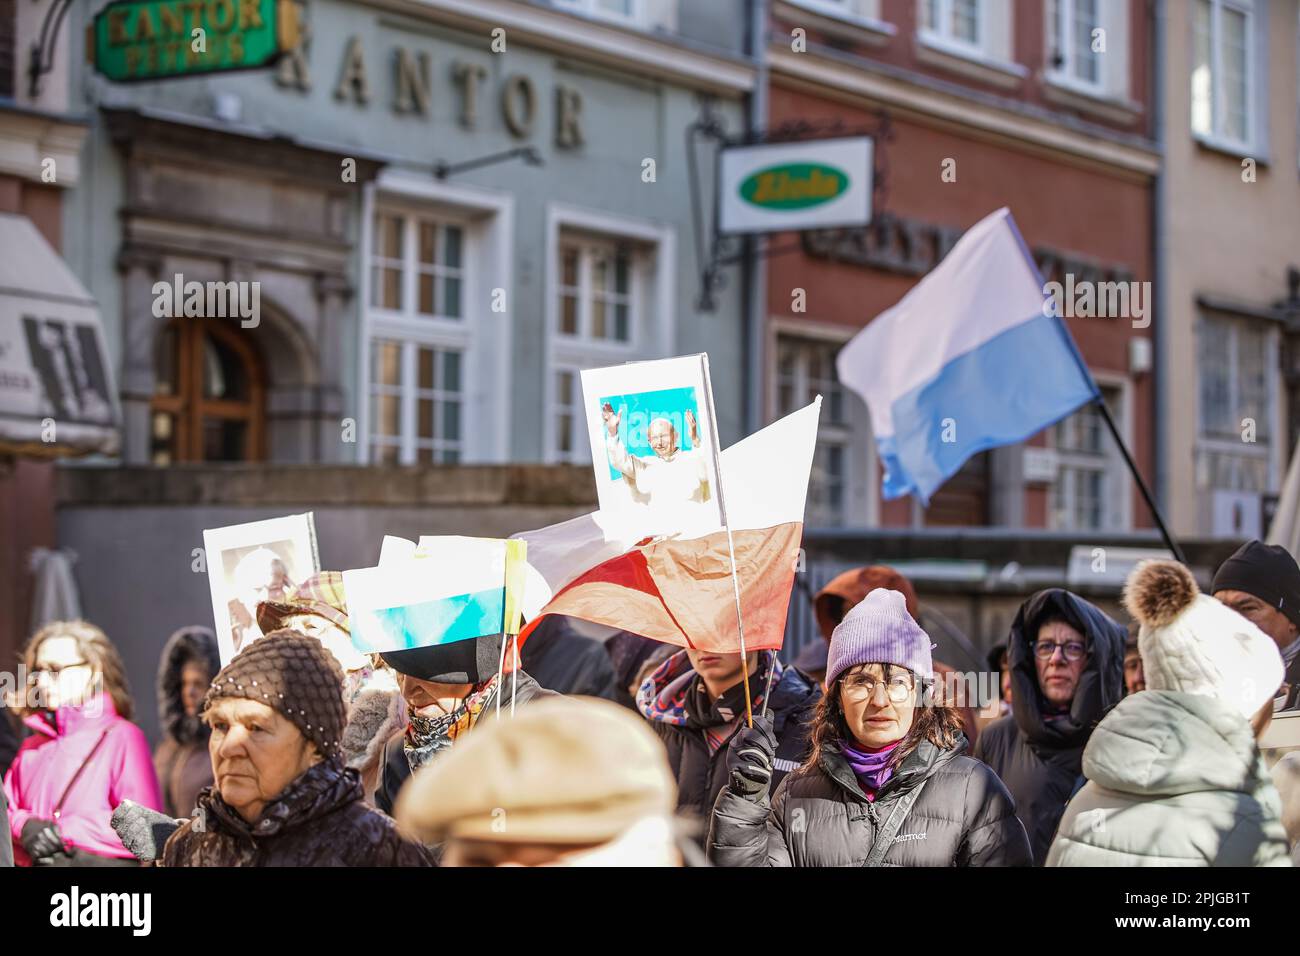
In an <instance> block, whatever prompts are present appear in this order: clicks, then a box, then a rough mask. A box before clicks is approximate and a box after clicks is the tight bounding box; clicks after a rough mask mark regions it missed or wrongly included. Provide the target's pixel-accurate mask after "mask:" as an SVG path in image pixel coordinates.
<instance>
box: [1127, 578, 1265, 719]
mask: <svg viewBox="0 0 1300 956" xmlns="http://www.w3.org/2000/svg"><path fill="white" fill-rule="evenodd" d="M1124 606H1125V607H1126V608H1128V612H1129V613H1130V614H1132V615H1133V617H1134V618H1135V619H1136V620H1137V622H1138V624H1139V625H1140V626H1141V630H1140V631H1139V632H1138V653H1139V654H1141V655H1142V672H1143V674H1144V675H1145V677H1146V685H1147V689H1148V690H1170V691H1180V692H1182V693H1185V694H1198V695H1201V696H1204V697H1215V698H1218V699H1219V700H1222V701H1223V702H1224V703H1225V704H1227V705H1228V706H1230V707H1233V708H1235V709H1236V710H1237V711H1239V712H1240V713H1241V714H1242V716H1243V717H1245V718H1246V719H1247V720H1249V719H1250V718H1251V717H1253V716H1254V715H1255V714H1256V713H1258V711H1259V710H1260V709H1261V708H1262V707H1263V706H1264V704H1265V703H1267V702H1268V701H1270V700H1272V699H1273V697H1274V696H1276V694H1277V691H1278V688H1279V687H1280V686H1281V684H1282V680H1283V677H1284V675H1285V668H1284V667H1283V664H1282V655H1281V653H1279V652H1278V649H1277V644H1275V643H1274V642H1273V639H1272V638H1271V637H1269V636H1268V635H1267V634H1265V633H1264V632H1263V631H1261V630H1260V629H1259V628H1258V627H1256V626H1255V625H1254V624H1252V623H1251V622H1250V621H1248V620H1247V619H1246V618H1244V617H1242V616H1241V615H1240V614H1238V613H1237V612H1236V611H1234V610H1232V608H1230V607H1228V606H1227V605H1226V604H1224V603H1223V602H1222V601H1218V600H1216V599H1215V598H1212V597H1210V596H1209V595H1207V594H1202V593H1201V590H1200V588H1198V587H1197V586H1196V579H1195V578H1193V577H1192V573H1191V572H1190V571H1188V570H1187V568H1185V567H1184V566H1183V565H1181V564H1179V563H1177V562H1175V561H1143V562H1142V563H1141V564H1139V565H1138V566H1137V568H1135V569H1134V571H1133V573H1132V574H1131V575H1129V579H1128V581H1127V583H1125V585H1124Z"/></svg>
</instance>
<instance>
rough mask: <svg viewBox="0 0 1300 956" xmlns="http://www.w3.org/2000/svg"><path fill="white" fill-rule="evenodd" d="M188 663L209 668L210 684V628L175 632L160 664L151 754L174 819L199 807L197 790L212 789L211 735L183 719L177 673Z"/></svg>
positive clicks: (215, 662) (216, 661)
mask: <svg viewBox="0 0 1300 956" xmlns="http://www.w3.org/2000/svg"><path fill="white" fill-rule="evenodd" d="M191 661H194V662H196V663H199V664H202V665H203V666H204V667H205V668H206V669H207V671H208V679H209V680H211V679H212V678H214V677H216V676H217V672H218V671H220V670H221V659H220V657H219V656H218V653H217V638H216V636H215V635H214V634H213V633H212V631H211V630H210V629H209V628H206V627H183V628H181V629H180V630H179V631H176V632H175V633H174V634H172V636H171V637H170V638H169V639H168V641H167V644H166V646H165V647H164V648H163V653H162V659H161V661H160V663H159V665H158V720H159V723H161V724H162V730H163V740H162V743H160V744H159V745H158V747H157V749H156V750H154V752H153V766H154V772H155V773H157V774H158V786H159V788H160V789H161V790H162V797H163V807H162V808H163V810H165V811H166V812H167V813H169V814H170V815H171V816H173V817H188V816H189V815H190V813H191V811H193V809H194V807H195V806H196V805H197V801H198V796H199V791H200V790H202V789H203V788H204V787H208V786H211V785H212V759H211V758H210V757H209V756H208V736H209V735H210V733H211V731H210V730H209V729H208V725H207V724H205V723H204V722H203V721H202V720H201V719H199V718H198V717H197V716H195V717H188V716H186V714H185V705H184V703H183V702H182V701H181V670H182V669H183V668H184V667H185V665H186V664H188V663H189V662H191Z"/></svg>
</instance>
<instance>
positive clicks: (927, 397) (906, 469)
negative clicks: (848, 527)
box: [836, 208, 1098, 504]
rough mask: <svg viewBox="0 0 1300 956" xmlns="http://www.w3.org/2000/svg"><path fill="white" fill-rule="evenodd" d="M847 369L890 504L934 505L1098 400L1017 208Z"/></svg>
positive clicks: (965, 247)
mask: <svg viewBox="0 0 1300 956" xmlns="http://www.w3.org/2000/svg"><path fill="white" fill-rule="evenodd" d="M836 366H837V368H838V370H839V377H840V381H841V382H843V383H844V384H845V385H847V386H848V387H849V388H851V389H852V390H853V391H855V392H856V393H857V394H859V395H861V396H862V398H863V400H864V401H866V403H867V406H868V408H869V409H870V411H871V426H872V430H873V432H874V433H875V439H876V446H877V450H878V452H879V455H880V460H881V462H882V464H883V465H884V466H885V480H884V496H885V497H886V498H899V497H902V496H903V495H906V494H912V495H915V496H916V497H917V498H919V499H920V500H921V501H922V503H925V504H928V503H929V500H930V496H931V495H932V494H934V492H935V490H936V489H937V488H938V487H939V486H940V485H942V484H943V483H944V481H946V480H947V479H948V478H949V477H951V476H952V475H953V474H954V473H955V472H956V471H957V470H958V469H959V468H961V466H962V464H964V463H965V461H966V459H968V458H969V457H970V456H971V455H974V454H976V453H977V452H981V451H984V450H985V449H987V448H996V447H998V446H999V445H1009V444H1012V443H1014V442H1018V441H1023V440H1024V439H1026V438H1029V437H1030V436H1031V435H1034V434H1035V433H1037V432H1039V431H1040V430H1042V429H1043V428H1046V427H1047V426H1048V425H1051V424H1053V423H1055V422H1057V421H1060V420H1061V419H1062V418H1064V417H1065V416H1067V415H1069V414H1070V413H1071V412H1073V411H1074V410H1075V409H1077V408H1079V406H1081V405H1083V404H1085V403H1087V402H1090V401H1093V400H1094V399H1095V398H1096V397H1097V395H1098V392H1097V386H1096V383H1095V382H1093V380H1092V376H1091V375H1090V374H1089V373H1088V370H1087V366H1086V365H1085V364H1084V363H1083V360H1082V358H1081V357H1080V356H1079V353H1078V350H1077V349H1076V348H1075V345H1074V342H1073V340H1072V339H1071V338H1070V333H1069V332H1068V331H1067V329H1066V327H1065V323H1064V322H1062V321H1061V320H1060V319H1058V318H1057V317H1056V316H1055V314H1054V309H1053V304H1052V300H1051V299H1050V298H1049V297H1048V296H1047V294H1046V293H1045V291H1044V288H1043V279H1042V276H1041V275H1039V272H1038V268H1037V266H1035V264H1034V260H1033V259H1032V258H1031V257H1030V255H1029V250H1028V248H1027V247H1026V246H1025V241H1024V239H1023V238H1022V237H1021V235H1020V231H1019V230H1018V229H1017V228H1016V223H1015V220H1014V219H1012V218H1011V212H1010V210H1008V209H1006V208H1003V209H999V210H998V211H997V212H994V213H991V214H990V215H988V216H985V217H984V218H983V219H981V220H980V221H979V222H977V223H976V224H975V225H974V226H972V227H971V228H970V229H968V230H967V231H966V234H965V235H963V236H962V237H961V239H960V240H959V241H958V242H957V244H956V245H955V246H953V248H952V251H950V252H949V253H948V255H947V256H946V257H945V258H944V260H943V262H941V263H940V264H939V265H938V266H937V267H936V268H935V269H934V270H933V271H931V272H930V274H929V275H927V276H926V277H925V278H924V279H922V280H921V281H920V282H919V283H917V285H916V286H915V288H913V289H912V290H911V291H910V292H908V293H907V295H905V296H903V298H902V299H901V300H900V301H899V303H898V304H897V305H896V306H894V307H893V308H892V309H889V310H888V311H886V312H882V313H881V314H880V315H879V316H877V317H876V319H875V320H874V321H872V322H871V324H870V325H868V326H867V327H866V328H865V329H863V330H862V331H861V332H859V333H858V334H857V335H856V336H854V337H853V339H852V340H851V341H850V342H849V343H848V344H847V345H845V346H844V348H843V349H842V350H841V352H840V355H839V359H838V361H837V363H836Z"/></svg>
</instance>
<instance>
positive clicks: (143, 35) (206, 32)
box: [86, 0, 298, 83]
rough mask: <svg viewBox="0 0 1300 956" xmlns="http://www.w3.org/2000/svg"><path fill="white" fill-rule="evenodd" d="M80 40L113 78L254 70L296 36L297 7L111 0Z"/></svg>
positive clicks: (285, 0)
mask: <svg viewBox="0 0 1300 956" xmlns="http://www.w3.org/2000/svg"><path fill="white" fill-rule="evenodd" d="M196 31H202V32H201V33H196ZM86 40H87V55H88V57H89V59H90V61H91V62H92V63H93V64H94V66H95V69H96V70H97V71H98V72H99V73H100V74H102V75H103V76H104V77H106V78H107V79H110V80H113V81H115V82H119V83H121V82H131V81H137V80H154V79H162V78H164V77H181V76H193V75H196V74H200V73H216V72H221V71H230V70H247V69H254V68H257V67H264V66H269V65H271V64H272V63H274V62H275V61H276V60H277V59H278V58H279V57H280V55H281V54H282V53H284V52H285V51H287V50H290V49H292V48H293V47H294V46H295V45H296V44H297V43H298V9H297V6H296V5H295V4H294V3H293V0H117V2H116V3H111V4H109V5H108V6H106V7H105V8H104V9H103V10H101V11H100V12H99V13H98V14H96V16H95V19H94V20H93V21H92V23H91V25H90V27H89V28H88V36H87V38H86Z"/></svg>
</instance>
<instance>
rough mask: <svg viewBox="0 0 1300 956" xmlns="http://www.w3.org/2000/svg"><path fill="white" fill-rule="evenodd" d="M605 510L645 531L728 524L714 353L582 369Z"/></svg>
mask: <svg viewBox="0 0 1300 956" xmlns="http://www.w3.org/2000/svg"><path fill="white" fill-rule="evenodd" d="M582 394H583V404H584V411H585V414H586V420H587V430H588V434H589V436H590V439H591V451H592V464H593V468H594V471H595V476H596V490H597V494H598V496H599V500H600V508H601V511H602V512H604V513H606V514H607V515H609V516H611V517H614V518H616V519H617V521H618V523H619V524H620V525H621V526H623V527H636V528H644V529H645V531H646V533H647V534H652V533H653V534H664V533H672V532H674V531H686V530H688V529H699V528H713V527H719V526H721V524H722V517H723V511H722V503H721V498H720V495H719V494H718V457H717V452H718V438H717V425H716V421H715V415H714V411H713V396H712V392H711V390H710V385H709V372H708V356H706V355H688V356H683V357H680V358H671V359H661V360H657V361H651V362H630V363H628V364H626V365H616V366H611V367H608V368H599V369H588V370H586V371H584V372H583V373H582Z"/></svg>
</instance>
